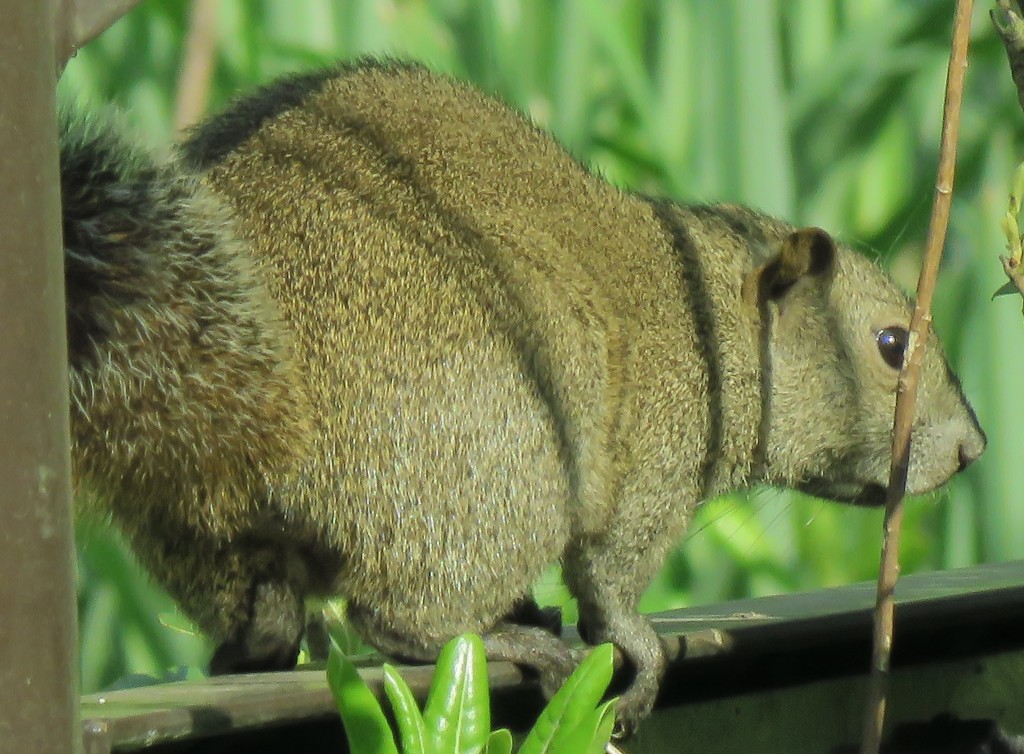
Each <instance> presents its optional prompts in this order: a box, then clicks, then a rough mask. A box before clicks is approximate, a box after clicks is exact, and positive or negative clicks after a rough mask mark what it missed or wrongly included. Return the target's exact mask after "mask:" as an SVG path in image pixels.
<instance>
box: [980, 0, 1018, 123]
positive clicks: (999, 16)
mask: <svg viewBox="0 0 1024 754" xmlns="http://www.w3.org/2000/svg"><path fill="white" fill-rule="evenodd" d="M1014 5H1016V6H1017V7H1016V8H1014ZM996 6H997V7H996V8H993V9H992V10H990V11H989V16H990V17H991V18H992V25H993V26H995V27H996V31H997V32H998V33H999V38H1000V39H1002V40H1003V47H1005V48H1006V57H1007V59H1008V60H1009V61H1010V75H1011V76H1013V83H1014V85H1015V86H1016V87H1017V101H1018V102H1020V106H1021V107H1022V108H1024V20H1022V19H1021V14H1022V13H1024V3H1022V2H1021V0H1017V2H1015V3H1011V2H1010V0H996Z"/></svg>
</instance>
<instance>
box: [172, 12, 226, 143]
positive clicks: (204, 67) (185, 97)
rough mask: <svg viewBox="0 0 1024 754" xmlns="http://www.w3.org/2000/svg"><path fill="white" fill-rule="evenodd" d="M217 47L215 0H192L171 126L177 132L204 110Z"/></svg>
mask: <svg viewBox="0 0 1024 754" xmlns="http://www.w3.org/2000/svg"><path fill="white" fill-rule="evenodd" d="M216 48H217V3H216V0H193V2H192V11H191V13H190V14H189V20H188V34H187V36H186V37H185V51H184V55H183V57H182V61H181V74H180V76H179V77H178V96H177V99H176V101H175V103H174V127H175V128H176V129H177V130H178V131H183V130H185V129H186V128H188V127H189V126H191V125H192V124H193V123H195V122H196V121H198V120H199V118H200V117H202V115H203V113H204V112H205V111H206V104H207V102H208V101H209V98H210V83H211V80H212V79H213V65H214V55H215V53H216Z"/></svg>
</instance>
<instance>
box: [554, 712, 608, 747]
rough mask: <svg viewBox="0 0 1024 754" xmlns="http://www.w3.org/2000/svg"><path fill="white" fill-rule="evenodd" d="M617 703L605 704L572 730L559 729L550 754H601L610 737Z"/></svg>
mask: <svg viewBox="0 0 1024 754" xmlns="http://www.w3.org/2000/svg"><path fill="white" fill-rule="evenodd" d="M617 701H618V699H611V700H609V701H607V702H605V703H604V704H602V705H601V706H600V707H598V708H597V709H596V710H594V711H592V712H591V713H590V714H589V715H587V716H586V717H585V718H583V720H581V721H580V722H579V724H578V725H575V726H574V727H572V728H565V727H563V728H560V729H559V731H558V733H557V734H556V735H555V738H554V739H553V740H552V742H551V754H603V752H604V750H605V747H606V746H607V744H608V741H609V740H611V737H612V727H613V726H614V725H615V703H616V702H617ZM563 731H564V734H563Z"/></svg>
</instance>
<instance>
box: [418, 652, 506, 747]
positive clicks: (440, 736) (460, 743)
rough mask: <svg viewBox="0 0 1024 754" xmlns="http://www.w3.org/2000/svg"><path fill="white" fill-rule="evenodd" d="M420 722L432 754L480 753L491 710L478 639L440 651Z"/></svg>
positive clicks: (484, 660) (488, 728) (482, 653)
mask: <svg viewBox="0 0 1024 754" xmlns="http://www.w3.org/2000/svg"><path fill="white" fill-rule="evenodd" d="M423 721H424V723H425V724H426V728H427V737H428V739H430V741H431V742H432V744H433V747H432V748H433V751H434V752H435V754H478V752H481V751H483V748H484V746H485V745H486V744H487V739H488V737H489V736H490V733H491V707H490V697H489V694H488V688H487V660H486V654H485V652H484V643H483V640H482V639H481V638H480V637H479V636H475V635H472V634H466V635H465V636H460V637H458V638H457V639H453V640H452V641H450V642H448V643H447V644H446V645H445V646H444V649H442V650H441V654H440V656H439V657H438V659H437V670H436V671H435V673H434V682H433V683H432V684H431V686H430V695H429V696H428V697H427V707H426V711H425V712H424V715H423Z"/></svg>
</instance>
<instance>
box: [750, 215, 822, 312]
mask: <svg viewBox="0 0 1024 754" xmlns="http://www.w3.org/2000/svg"><path fill="white" fill-rule="evenodd" d="M835 258H836V244H835V241H833V240H832V236H830V235H829V234H828V233H826V232H825V231H823V230H822V229H821V228H801V229H800V230H797V231H794V232H793V233H790V235H789V236H788V237H787V238H786V240H785V241H783V242H782V248H780V249H779V251H778V253H777V254H775V255H773V256H772V257H771V258H770V259H769V260H768V261H767V262H765V263H764V264H763V265H761V266H760V267H758V268H757V269H755V270H753V271H751V272H749V273H747V275H746V277H745V278H744V280H743V299H744V300H745V301H749V302H750V303H752V304H757V303H760V302H763V301H774V300H777V299H780V298H782V297H783V296H784V295H785V294H786V292H787V291H788V290H789V289H790V288H792V287H793V285H794V284H796V283H797V281H799V280H800V279H801V278H804V277H823V276H825V275H827V274H828V273H830V272H831V271H832V268H833V266H834V265H835Z"/></svg>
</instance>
